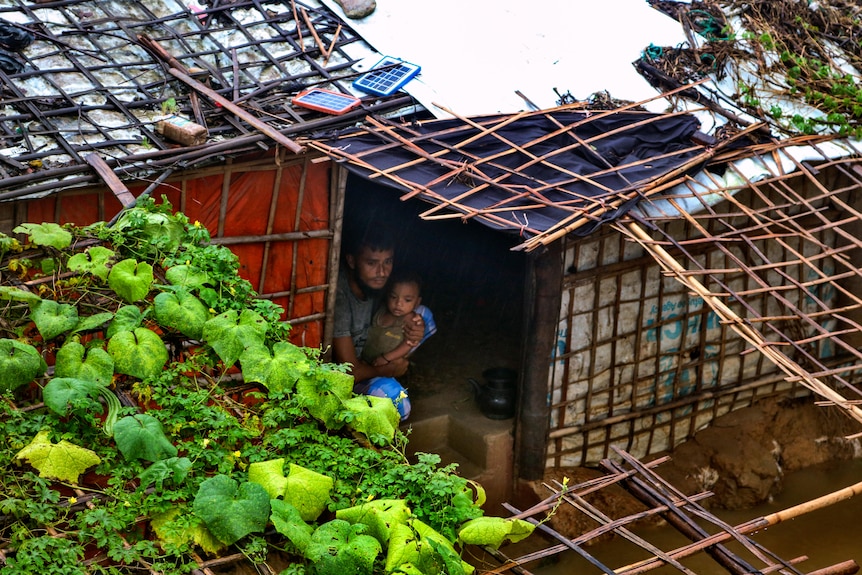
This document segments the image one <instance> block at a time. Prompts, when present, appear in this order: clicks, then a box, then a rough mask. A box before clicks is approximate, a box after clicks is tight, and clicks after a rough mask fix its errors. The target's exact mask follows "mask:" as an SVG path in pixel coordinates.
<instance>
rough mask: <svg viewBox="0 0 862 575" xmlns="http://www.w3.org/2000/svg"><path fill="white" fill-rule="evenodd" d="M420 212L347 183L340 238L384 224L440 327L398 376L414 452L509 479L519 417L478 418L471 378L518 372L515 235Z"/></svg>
mask: <svg viewBox="0 0 862 575" xmlns="http://www.w3.org/2000/svg"><path fill="white" fill-rule="evenodd" d="M426 208H427V204H424V203H422V202H419V201H400V199H399V192H397V191H395V190H393V189H391V188H386V187H384V186H381V185H379V184H376V183H374V182H371V181H369V180H366V179H364V178H361V177H359V176H355V175H350V176H349V177H348V180H347V186H346V192H345V204H344V230H345V234H347V233H349V231H350V230H355V229H357V228H361V227H362V226H367V225H373V223H374V222H384V223H385V224H386V225H387V226H389V228H390V229H391V230H392V233H393V235H394V238H395V241H396V245H397V249H396V262H395V268H396V269H399V268H405V267H406V268H409V269H411V270H413V271H415V272H417V273H418V274H419V275H420V276H421V278H422V283H423V285H422V303H423V304H425V305H427V306H428V307H429V308H430V309H431V310H432V312H433V313H434V318H435V321H436V323H437V328H438V330H437V334H436V335H434V336H433V337H431V338H430V339H429V340H428V341H427V342H426V343H425V344H423V346H422V347H420V348H419V349H418V350H417V351H416V353H415V354H414V355H413V356H412V361H411V367H410V370H409V371H408V373H407V374H406V376H404V377H403V378H400V379H401V380H403V381H402V383H403V384H404V385H405V387H407V389H408V392H409V394H410V398H411V402H412V406H413V412H412V415H411V417H410V419H409V420H408V421H407V422H406V424H405V425H404V428H405V430H407V429H408V428H409V429H410V448H411V449H412V450H413V451H423V452H432V453H439V454H440V456H441V458H442V459H443V462H444V463H448V462H456V463H458V464H459V469H460V472H461V474H462V475H464V476H478V475H481V474H483V473H484V472H485V471H486V470H487V469H488V468H489V467H493V468H495V469H494V471H495V472H496V473H497V474H498V475H501V474H502V475H507V476H508V475H509V474H510V473H511V468H512V432H513V428H514V421H515V420H514V418H511V419H506V420H492V419H489V418H487V417H484V416H483V415H482V413H481V412H480V410H479V408H478V405H477V402H476V398H475V394H474V391H473V386H472V384H471V383H470V379H473V380H476V381H477V382H479V383H480V384H481V383H483V372H484V371H485V370H487V369H489V368H495V367H505V368H509V369H512V370H514V371H516V372H518V373H520V369H521V360H522V357H521V356H522V341H523V337H522V330H523V328H522V323H523V318H522V316H523V290H524V278H525V268H526V257H525V255H524V254H523V253H522V252H513V251H511V248H512V247H513V246H515V245H516V244H517V243H518V238H516V237H514V236H510V235H508V234H504V233H500V232H495V231H493V230H490V229H488V228H487V227H485V226H482V225H481V224H479V223H477V222H473V221H468V222H463V221H462V220H461V219H460V218H453V219H446V220H440V221H426V220H423V219H421V218H420V213H421V212H422V211H424V209H426ZM474 434H478V437H474V436H473V435H474ZM459 444H461V445H460V446H459ZM483 444H488V445H483ZM465 451H467V452H468V453H464V452H465ZM501 466H504V467H507V469H500V467H501ZM500 483H501V485H500V486H499V487H498V488H497V487H495V486H493V485H491V486H490V489H489V490H490V491H494V490H499V491H500V493H499V497H501V499H500V501H501V502H502V501H504V500H505V498H506V497H507V496H508V493H509V492H508V490H509V489H510V484H511V482H509V485H503V484H502V483H503V482H500ZM486 488H488V487H487V486H486ZM493 495H494V494H493V493H489V500H491V499H492V498H493Z"/></svg>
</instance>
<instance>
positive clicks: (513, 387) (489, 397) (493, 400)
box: [468, 367, 518, 419]
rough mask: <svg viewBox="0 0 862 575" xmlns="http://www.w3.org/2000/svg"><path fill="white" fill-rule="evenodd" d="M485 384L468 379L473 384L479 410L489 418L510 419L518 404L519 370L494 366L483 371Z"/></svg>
mask: <svg viewBox="0 0 862 575" xmlns="http://www.w3.org/2000/svg"><path fill="white" fill-rule="evenodd" d="M482 378H483V379H484V380H485V383H484V384H480V383H479V382H478V381H476V380H475V379H472V378H470V379H468V381H469V382H470V385H472V386H473V393H474V395H475V396H476V403H478V404H479V410H480V411H481V412H482V414H483V415H484V416H485V417H487V418H488V419H509V418H510V417H514V415H515V407H516V406H517V391H518V390H517V384H518V372H516V371H515V370H514V369H509V368H507V367H492V368H489V369H486V370H485V371H483V372H482Z"/></svg>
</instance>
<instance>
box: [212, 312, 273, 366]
mask: <svg viewBox="0 0 862 575" xmlns="http://www.w3.org/2000/svg"><path fill="white" fill-rule="evenodd" d="M266 330H267V325H266V320H264V319H263V318H262V317H261V316H260V315H259V314H257V313H255V312H253V311H251V310H243V312H242V314H241V315H239V317H237V312H236V310H228V311H226V312H224V313H221V314H219V315H217V316H215V317H214V318H212V319H211V320H209V321H207V322H206V323H205V324H204V330H203V339H204V341H206V342H207V343H208V344H210V346H212V348H213V349H214V350H215V352H216V354H218V356H219V357H220V358H221V360H222V361H223V362H224V364H225V365H227V366H230V365H233V364H234V363H236V361H237V360H238V359H239V357H240V356H241V355H242V352H243V351H245V349H246V348H247V347H250V346H253V345H261V344H263V338H264V336H266Z"/></svg>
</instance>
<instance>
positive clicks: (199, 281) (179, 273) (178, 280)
mask: <svg viewBox="0 0 862 575" xmlns="http://www.w3.org/2000/svg"><path fill="white" fill-rule="evenodd" d="M165 279H166V280H168V281H169V282H170V283H171V284H173V285H176V286H182V287H184V288H186V289H187V290H189V291H193V290H195V289H197V288H199V287H201V286H203V285H204V284H206V283H209V281H210V278H209V276H208V275H207V274H206V272H204V271H202V270H200V269H198V268H196V267H195V266H191V265H179V266H173V267H171V268H168V270H167V271H166V272H165Z"/></svg>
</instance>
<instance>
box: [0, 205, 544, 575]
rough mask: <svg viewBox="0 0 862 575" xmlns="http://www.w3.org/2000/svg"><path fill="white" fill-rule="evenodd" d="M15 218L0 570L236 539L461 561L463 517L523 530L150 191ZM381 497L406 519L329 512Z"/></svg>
mask: <svg viewBox="0 0 862 575" xmlns="http://www.w3.org/2000/svg"><path fill="white" fill-rule="evenodd" d="M15 231H16V233H19V234H22V236H25V237H26V241H24V240H23V239H21V240H15V241H12V240H11V239H10V238H7V237H5V236H2V235H0V247H2V249H3V250H4V252H5V255H4V259H3V260H2V262H0V272H2V277H3V278H4V280H6V283H3V284H0V304H3V305H4V322H3V328H2V329H3V330H4V331H3V334H2V335H3V337H2V338H0V348H2V351H3V353H0V392H2V395H3V401H0V418H2V419H0V465H2V469H3V470H4V471H3V472H0V489H2V490H3V493H4V495H5V498H4V500H3V501H0V514H2V515H3V521H2V522H0V545H2V546H3V548H4V549H5V550H6V555H7V559H6V564H5V565H4V566H2V567H0V574H2V575H13V574H14V575H17V574H20V573H38V572H46V573H47V572H51V573H74V574H78V573H81V574H84V573H86V574H90V573H111V574H114V573H116V574H119V573H125V572H128V569H137V568H140V566H142V565H146V566H148V568H149V569H151V570H154V571H156V572H159V573H165V574H172V575H173V574H184V573H190V572H191V571H193V570H194V569H196V568H197V567H198V563H197V561H196V560H195V559H194V557H195V556H196V555H199V554H203V555H205V556H214V555H218V554H221V553H225V552H229V548H230V547H232V546H233V547H234V548H235V549H236V550H238V551H239V552H240V553H242V554H244V555H245V557H247V558H248V560H249V561H250V562H251V563H253V564H257V563H263V562H265V561H267V558H268V557H269V555H270V554H280V555H282V556H286V557H287V558H289V559H290V561H291V562H292V566H291V568H289V569H288V572H290V573H297V574H298V573H308V574H311V573H324V572H347V571H338V569H346V568H348V566H349V569H348V570H351V572H357V573H368V574H369V575H371V574H376V573H383V572H384V571H385V572H387V573H388V572H395V571H396V570H397V569H400V568H401V565H402V563H403V564H406V563H411V565H412V566H413V567H412V568H413V569H415V570H414V571H409V572H411V573H427V574H429V575H430V574H431V573H435V574H436V573H450V574H459V575H460V574H461V573H469V572H471V571H472V567H470V566H469V565H468V564H466V563H464V562H462V561H461V560H460V558H459V557H458V555H457V553H456V551H455V549H456V548H457V547H458V546H459V545H461V544H462V540H461V536H462V534H463V533H469V541H470V542H477V541H478V542H481V541H482V538H483V537H485V535H482V534H483V533H484V534H487V537H488V541H489V542H490V543H494V544H499V543H500V542H501V541H503V540H506V539H507V538H508V540H515V539H516V538H518V537H523V536H525V534H526V533H527V532H528V531H529V530H527V529H526V528H525V527H524V526H523V525H520V524H515V523H513V522H510V521H507V520H503V519H500V518H484V517H482V515H483V511H482V509H481V505H482V501H483V494H482V491H481V487H479V486H477V485H475V484H472V483H470V482H468V481H467V480H465V479H463V478H461V477H459V476H458V475H457V473H456V471H457V470H456V468H455V466H454V465H450V466H441V465H440V458H439V456H436V455H429V454H420V455H419V456H418V461H416V462H410V461H408V459H407V457H406V456H405V449H406V445H407V438H406V437H405V436H404V435H403V434H402V433H401V432H400V431H399V429H398V414H397V411H396V410H395V409H394V406H392V404H391V402H389V401H388V400H385V399H381V398H366V397H363V396H360V397H355V396H353V393H352V378H351V377H350V376H349V375H347V374H346V369H345V366H339V365H333V364H326V363H323V362H321V361H320V350H316V349H308V348H302V347H298V346H296V345H294V344H292V343H290V342H289V340H288V335H289V325H288V324H287V323H285V322H284V321H282V320H281V317H282V314H283V311H282V310H281V309H280V308H278V306H275V305H274V304H272V303H271V302H269V301H267V300H262V299H260V298H258V297H257V295H256V294H255V292H254V290H253V289H252V287H251V284H250V283H249V282H248V281H246V280H244V279H242V278H241V277H240V276H239V274H238V270H239V262H238V260H237V258H236V256H235V255H234V254H232V253H231V252H230V251H229V250H227V248H224V247H219V246H215V245H212V244H211V243H210V242H209V234H208V233H207V231H206V230H205V229H204V228H203V227H201V226H200V225H199V224H196V223H190V222H188V220H187V219H186V218H185V216H183V215H182V214H174V213H173V212H172V208H171V206H170V204H168V203H167V202H166V201H163V202H162V203H161V204H156V202H155V201H153V200H151V199H142V200H141V201H140V202H139V204H138V205H137V206H136V207H135V208H133V209H131V210H128V211H127V212H126V213H125V214H124V215H123V216H122V217H121V218H119V219H118V221H117V223H116V224H115V225H113V226H111V225H108V224H106V223H98V224H95V225H92V226H88V227H86V228H76V227H74V226H62V227H61V226H56V225H55V224H25V225H23V226H20V227H18V228H16V230H15ZM37 262H38V263H37ZM42 262H50V265H47V264H45V265H43V264H42ZM20 286H30V289H24V288H22V287H20ZM49 365H51V367H53V371H50V370H48V366H49ZM121 400H122V403H121ZM251 477H254V478H256V479H255V480H252V479H251ZM309 478H311V479H313V481H314V482H316V483H315V487H311V486H310V485H311V484H306V482H307V481H309ZM291 485H298V486H300V487H298V488H291V487H290V486H291ZM285 486H287V487H285ZM382 501H394V502H398V503H393V504H392V505H395V506H396V507H397V508H398V509H403V510H405V511H404V515H403V516H402V515H399V516H398V517H399V518H398V520H397V521H395V524H394V526H397V528H398V529H394V528H393V533H394V532H395V531H398V532H399V533H401V535H397V536H396V535H393V534H390V533H389V532H386V533H383V532H382V531H379V530H378V532H377V538H376V539H374V538H368V536H367V535H363V533H365V532H367V531H368V530H371V531H373V530H374V529H375V528H377V527H379V523H377V522H375V521H379V517H378V516H377V515H374V517H377V519H374V520H372V519H359V520H356V521H354V522H352V523H351V522H350V521H346V520H345V519H339V518H337V515H338V514H339V513H341V512H342V511H343V510H348V509H357V508H361V506H364V505H369V504H370V502H382ZM374 505H377V504H376V503H375V504H374ZM386 505H389V504H386ZM386 505H384V507H385V506H386ZM309 509H313V510H314V513H310V512H309ZM375 509H376V507H375ZM380 512H382V511H380ZM375 513H378V511H375ZM359 515H360V516H362V517H364V514H363V513H360V514H359ZM347 517H348V518H351V520H354V519H355V515H351V514H350V513H348V514H347ZM480 518H481V519H492V520H493V521H491V522H486V523H482V524H476V523H474V522H475V521H476V520H478V519H480ZM363 521H370V524H364V523H362V522H363ZM273 526H274V527H275V530H273V528H272V527H273ZM465 529H466V531H465ZM399 530H400V531H399ZM404 530H407V531H404ZM407 532H409V533H412V534H413V535H412V536H409V537H408V536H407V535H406V533H407ZM477 534H478V535H477ZM328 537H336V538H337V539H338V541H340V543H338V547H337V548H338V551H337V552H336V553H335V556H334V558H333V557H332V556H330V555H329V554H326V556H323V555H320V553H319V549H320V547H319V545H318V543H319V542H321V541H325V540H328V539H327V538H328ZM391 537H394V539H390V538H391ZM477 537H478V539H477ZM465 541H466V540H465ZM360 548H361V549H362V550H363V551H362V553H360V554H358V555H357V553H359V551H357V549H360ZM387 549H389V551H386V550H387ZM392 549H396V550H397V553H396V554H395V555H393V551H391V550H392ZM327 569H336V571H327Z"/></svg>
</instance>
